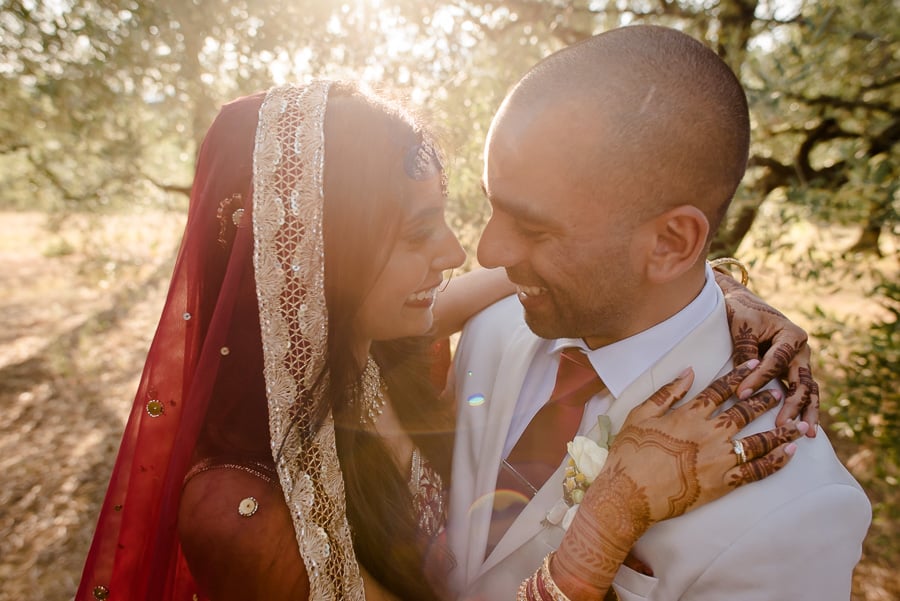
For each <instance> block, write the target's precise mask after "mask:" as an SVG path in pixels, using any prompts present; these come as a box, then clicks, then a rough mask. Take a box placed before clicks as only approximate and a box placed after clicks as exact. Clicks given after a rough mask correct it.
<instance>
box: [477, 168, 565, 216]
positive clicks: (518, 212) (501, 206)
mask: <svg viewBox="0 0 900 601" xmlns="http://www.w3.org/2000/svg"><path fill="white" fill-rule="evenodd" d="M481 191H482V192H484V195H485V196H486V197H487V199H488V200H489V201H490V203H491V206H492V207H493V208H494V209H497V210H500V211H503V212H504V213H506V214H507V215H509V216H511V217H512V218H513V219H515V220H516V221H520V222H524V223H527V224H530V225H537V226H541V227H545V228H555V227H560V225H561V224H560V223H559V222H557V221H556V220H555V219H554V218H553V217H552V216H550V215H544V214H543V213H541V212H539V211H535V210H534V207H532V206H531V205H530V204H526V203H517V204H516V203H509V202H506V201H505V200H503V199H502V198H498V197H497V196H491V195H490V193H488V190H487V186H486V185H485V183H484V178H482V179H481Z"/></svg>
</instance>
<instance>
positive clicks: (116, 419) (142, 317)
mask: <svg viewBox="0 0 900 601" xmlns="http://www.w3.org/2000/svg"><path fill="white" fill-rule="evenodd" d="M45 221H46V218H45V217H44V216H42V215H38V214H22V213H0V265H2V269H0V407H2V411H0V474H2V475H3V476H2V478H3V485H2V486H0V583H2V585H0V601H13V600H17V601H18V600H21V599H40V600H43V601H64V600H66V599H71V598H72V595H73V594H74V591H75V589H76V587H77V584H78V580H79V577H80V572H81V567H82V563H83V561H84V556H85V554H86V552H87V549H88V545H89V543H90V538H91V534H92V531H93V527H94V522H95V519H96V516H97V511H98V509H99V506H100V503H101V501H102V499H103V494H104V492H105V487H106V482H107V479H108V477H109V474H110V470H111V467H112V464H113V462H114V460H115V453H116V448H117V446H118V442H119V438H120V436H121V433H122V429H123V427H124V420H125V419H126V416H127V414H128V411H129V408H130V405H131V402H132V396H133V394H134V390H135V388H136V386H137V379H138V376H139V373H140V370H141V367H142V365H143V356H144V354H145V353H146V350H147V347H148V346H149V343H150V339H151V337H152V335H153V330H154V327H155V324H156V320H157V318H158V315H159V312H160V310H161V308H162V303H163V297H164V294H165V289H166V285H167V282H168V277H169V271H170V269H171V264H172V263H171V262H172V256H173V253H174V248H175V245H176V244H177V241H178V239H179V237H180V233H181V228H182V227H183V217H182V216H181V215H173V214H156V213H147V214H141V215H137V216H130V217H106V218H103V219H96V218H82V217H72V218H70V220H69V221H68V222H67V225H66V228H65V233H64V235H62V236H60V235H57V234H52V233H49V232H48V231H47V230H46V229H45V227H44V225H45ZM763 269H764V268H763ZM787 298H790V295H786V296H785V299H787ZM779 306H781V307H783V308H786V309H790V307H788V306H785V305H779ZM837 446H838V449H839V453H840V454H841V456H842V458H843V459H844V460H845V461H847V462H848V463H849V464H850V466H851V469H853V470H860V471H861V472H860V473H862V472H864V471H865V470H866V465H867V463H870V457H869V459H867V456H866V450H865V449H858V448H855V447H854V446H853V445H848V444H845V443H841V442H840V441H839V442H838V445H837ZM875 494H877V495H879V498H878V500H879V502H888V503H891V502H896V501H897V496H896V494H894V495H893V496H888V497H886V498H883V495H882V493H881V492H877V491H876V493H875ZM897 536H898V525H897V524H896V523H891V522H886V521H884V520H882V521H881V522H876V523H875V525H874V526H873V529H872V531H870V535H869V538H868V539H867V542H866V548H865V552H864V557H863V560H862V562H861V563H860V565H859V566H858V568H857V571H856V574H855V580H854V592H853V601H887V600H891V599H893V600H896V599H900V576H898V573H897V569H896V565H897V561H898V553H897V548H898V546H900V541H898V539H897ZM806 560H808V561H816V558H815V557H809V558H806Z"/></svg>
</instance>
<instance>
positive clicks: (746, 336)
mask: <svg viewBox="0 0 900 601" xmlns="http://www.w3.org/2000/svg"><path fill="white" fill-rule="evenodd" d="M731 336H732V343H733V345H734V352H735V356H736V357H737V360H738V361H742V360H746V359H748V358H753V357H757V356H759V342H758V341H757V337H756V335H755V334H754V333H753V328H751V327H750V324H747V323H741V325H740V327H739V328H738V331H737V332H734V331H732V335H731Z"/></svg>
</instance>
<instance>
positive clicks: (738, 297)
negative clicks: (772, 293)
mask: <svg viewBox="0 0 900 601" xmlns="http://www.w3.org/2000/svg"><path fill="white" fill-rule="evenodd" d="M729 300H730V301H731V302H732V303H733V304H737V305H742V306H744V307H747V308H748V309H750V310H751V311H758V312H760V313H767V314H769V315H776V316H778V317H781V318H782V319H785V320H787V318H786V317H785V316H784V314H783V313H782V312H781V311H779V310H778V309H775V308H774V307H771V306H769V305H767V304H766V303H764V302H762V301H761V300H759V299H758V298H757V297H756V296H754V295H753V294H751V293H750V292H749V291H748V290H746V289H744V290H738V289H736V290H735V291H733V292H732V291H729V293H728V295H727V297H726V299H725V302H726V303H727V302H728V301H729Z"/></svg>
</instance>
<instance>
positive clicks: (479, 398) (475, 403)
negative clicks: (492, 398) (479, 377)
mask: <svg viewBox="0 0 900 601" xmlns="http://www.w3.org/2000/svg"><path fill="white" fill-rule="evenodd" d="M485 400H486V399H485V398H484V395H483V394H481V393H480V392H479V393H477V394H473V395H472V396H470V397H469V407H480V406H481V405H484V401H485Z"/></svg>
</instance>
